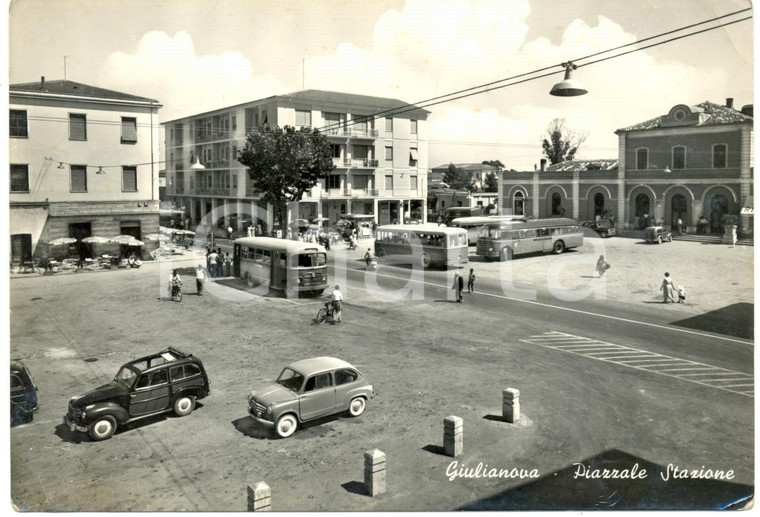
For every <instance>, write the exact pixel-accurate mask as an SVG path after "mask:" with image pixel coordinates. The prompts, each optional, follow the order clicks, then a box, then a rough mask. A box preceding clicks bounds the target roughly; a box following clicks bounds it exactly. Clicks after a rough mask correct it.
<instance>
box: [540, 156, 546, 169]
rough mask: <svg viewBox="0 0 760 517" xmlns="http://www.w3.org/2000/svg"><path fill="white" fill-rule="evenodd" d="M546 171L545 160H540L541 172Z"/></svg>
mask: <svg viewBox="0 0 760 517" xmlns="http://www.w3.org/2000/svg"><path fill="white" fill-rule="evenodd" d="M545 170H546V158H541V172H544V171H545Z"/></svg>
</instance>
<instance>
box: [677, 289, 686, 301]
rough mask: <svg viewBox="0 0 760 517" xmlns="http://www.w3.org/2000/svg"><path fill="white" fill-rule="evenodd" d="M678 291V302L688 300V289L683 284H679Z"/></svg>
mask: <svg viewBox="0 0 760 517" xmlns="http://www.w3.org/2000/svg"><path fill="white" fill-rule="evenodd" d="M676 291H677V292H678V303H684V302H685V300H686V289H684V288H683V286H682V285H679V286H678V287H676Z"/></svg>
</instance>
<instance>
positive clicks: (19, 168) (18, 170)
mask: <svg viewBox="0 0 760 517" xmlns="http://www.w3.org/2000/svg"><path fill="white" fill-rule="evenodd" d="M11 192H29V165H26V164H15V163H13V164H11Z"/></svg>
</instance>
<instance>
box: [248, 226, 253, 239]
mask: <svg viewBox="0 0 760 517" xmlns="http://www.w3.org/2000/svg"><path fill="white" fill-rule="evenodd" d="M248 237H253V225H250V226H248Z"/></svg>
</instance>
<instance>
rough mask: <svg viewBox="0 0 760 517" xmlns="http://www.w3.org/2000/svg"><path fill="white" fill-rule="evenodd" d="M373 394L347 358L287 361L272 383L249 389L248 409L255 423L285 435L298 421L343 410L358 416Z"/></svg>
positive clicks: (279, 434)
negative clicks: (344, 359) (286, 364)
mask: <svg viewBox="0 0 760 517" xmlns="http://www.w3.org/2000/svg"><path fill="white" fill-rule="evenodd" d="M374 395H375V392H374V389H373V387H372V385H371V384H370V383H369V381H368V380H367V379H366V378H365V377H364V375H362V373H361V372H359V370H357V369H356V368H354V367H353V366H351V365H350V364H349V363H347V362H346V361H343V360H341V359H336V358H334V357H314V358H312V359H304V360H301V361H296V362H294V363H291V364H289V365H288V366H286V367H285V368H284V369H283V370H282V373H280V376H279V377H278V378H277V381H276V382H275V383H271V384H267V385H264V386H261V387H259V388H256V389H254V390H253V391H251V394H250V395H249V396H248V412H249V413H250V415H251V417H252V418H253V419H254V420H255V421H256V422H258V423H260V424H261V425H264V426H266V427H269V428H274V430H275V432H276V433H277V435H278V436H280V437H281V438H287V437H288V436H290V435H292V434H293V433H294V432H295V431H296V428H297V427H298V423H299V422H306V421H308V420H314V419H315V418H322V417H325V416H329V415H333V414H336V413H341V412H344V411H347V412H348V414H349V415H351V416H353V417H356V416H359V415H361V414H362V413H364V410H365V408H366V407H367V401H368V400H369V399H371V398H372V397H373V396H374Z"/></svg>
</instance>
